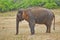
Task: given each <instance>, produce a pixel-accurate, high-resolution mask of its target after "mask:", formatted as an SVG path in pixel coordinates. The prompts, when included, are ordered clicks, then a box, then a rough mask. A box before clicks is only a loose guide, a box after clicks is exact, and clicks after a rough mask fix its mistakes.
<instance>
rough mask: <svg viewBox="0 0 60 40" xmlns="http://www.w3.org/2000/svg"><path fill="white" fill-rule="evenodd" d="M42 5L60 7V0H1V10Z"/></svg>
mask: <svg viewBox="0 0 60 40" xmlns="http://www.w3.org/2000/svg"><path fill="white" fill-rule="evenodd" d="M32 6H41V7H45V8H50V9H52V8H59V7H60V0H0V12H5V11H11V10H16V9H19V8H27V7H32Z"/></svg>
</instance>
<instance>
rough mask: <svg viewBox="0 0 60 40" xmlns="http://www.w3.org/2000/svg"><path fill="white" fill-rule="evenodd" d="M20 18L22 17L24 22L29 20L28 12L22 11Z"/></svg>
mask: <svg viewBox="0 0 60 40" xmlns="http://www.w3.org/2000/svg"><path fill="white" fill-rule="evenodd" d="M22 17H23V18H24V19H26V20H28V19H29V16H28V12H27V11H26V10H24V11H23V13H22Z"/></svg>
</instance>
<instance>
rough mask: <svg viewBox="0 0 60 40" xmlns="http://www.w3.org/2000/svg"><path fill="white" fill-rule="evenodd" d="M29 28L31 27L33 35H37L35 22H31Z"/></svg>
mask: <svg viewBox="0 0 60 40" xmlns="http://www.w3.org/2000/svg"><path fill="white" fill-rule="evenodd" d="M29 27H30V31H31V35H33V34H34V33H35V30H34V28H35V21H33V20H32V21H30V22H29Z"/></svg>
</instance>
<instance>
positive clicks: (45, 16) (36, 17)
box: [16, 7, 55, 35]
mask: <svg viewBox="0 0 60 40" xmlns="http://www.w3.org/2000/svg"><path fill="white" fill-rule="evenodd" d="M23 12H24V15H27V17H28V18H26V17H25V16H24V17H23V16H22V15H23ZM53 19H54V25H55V16H54V14H53V12H52V11H51V10H49V9H45V8H40V7H36V8H28V9H20V10H19V11H18V14H17V17H16V34H18V30H19V29H18V28H19V22H20V21H22V20H26V21H27V22H28V23H29V27H30V30H31V34H32V35H33V34H34V33H35V30H34V28H35V24H45V25H46V28H47V30H46V32H47V33H50V32H51V24H52V20H53ZM54 28H55V27H54Z"/></svg>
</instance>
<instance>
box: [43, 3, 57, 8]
mask: <svg viewBox="0 0 60 40" xmlns="http://www.w3.org/2000/svg"><path fill="white" fill-rule="evenodd" d="M44 7H46V8H49V9H52V8H56V7H57V4H56V3H46V4H45V5H44Z"/></svg>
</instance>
